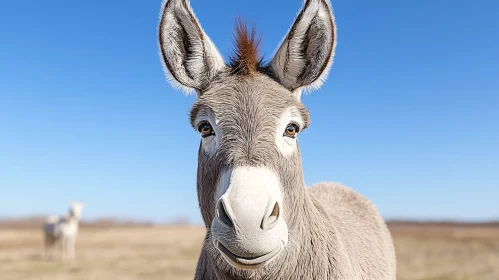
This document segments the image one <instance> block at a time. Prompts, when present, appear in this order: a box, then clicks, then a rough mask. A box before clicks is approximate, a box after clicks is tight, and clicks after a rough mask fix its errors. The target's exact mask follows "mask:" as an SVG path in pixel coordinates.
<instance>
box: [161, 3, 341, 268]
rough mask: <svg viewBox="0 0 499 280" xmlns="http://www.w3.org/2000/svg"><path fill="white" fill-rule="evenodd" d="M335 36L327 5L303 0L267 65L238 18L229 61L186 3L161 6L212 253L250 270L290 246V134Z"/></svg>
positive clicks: (293, 192) (293, 154)
mask: <svg viewBox="0 0 499 280" xmlns="http://www.w3.org/2000/svg"><path fill="white" fill-rule="evenodd" d="M334 32H335V29H334V21H333V17H332V13H331V9H330V6H329V2H328V1H326V0H308V1H306V3H305V6H304V8H303V9H302V11H301V12H300V14H299V16H298V18H297V19H296V22H295V23H294V25H293V27H292V28H291V30H290V32H289V34H288V35H287V36H286V38H285V39H284V41H283V43H282V44H281V46H280V48H279V49H278V51H277V53H276V54H275V57H274V58H273V59H272V61H271V62H270V63H269V64H268V65H262V64H261V63H260V61H261V60H260V59H259V57H258V50H257V47H258V42H257V40H255V35H254V33H250V34H248V32H247V30H246V28H245V27H244V26H243V25H241V24H240V25H238V26H237V32H236V33H237V38H236V44H237V48H238V49H237V50H236V54H235V56H234V57H233V58H232V59H231V65H226V64H225V62H224V61H223V59H222V57H221V55H220V54H219V53H218V51H217V50H216V48H215V47H214V45H213V43H212V42H211V41H210V40H209V38H208V37H207V36H206V34H205V33H204V32H203V30H202V29H201V27H200V26H199V24H198V22H197V19H196V18H195V17H194V14H193V13H192V10H191V8H190V7H189V5H188V3H187V2H186V0H170V1H168V2H166V4H165V7H164V9H163V13H162V19H161V24H160V28H159V40H160V46H161V52H162V57H163V61H164V64H165V68H166V70H167V73H168V74H170V77H169V78H170V81H172V82H173V83H174V85H176V86H178V87H180V88H183V89H184V90H189V89H194V90H195V91H196V92H197V94H198V99H197V101H196V102H195V104H194V106H193V108H192V110H191V118H190V121H191V124H192V126H193V127H194V128H195V129H196V130H197V131H199V134H200V136H201V144H200V148H199V164H198V186H197V188H198V198H199V204H200V207H201V212H202V214H203V219H204V221H205V223H206V225H207V226H210V227H211V231H210V232H211V241H212V242H211V245H210V246H213V247H214V248H216V250H211V251H212V252H214V254H215V255H214V257H215V258H217V259H220V258H218V256H222V257H223V259H225V260H226V261H227V262H228V263H229V264H231V265H232V266H234V267H237V268H243V269H255V268H258V267H261V266H263V265H265V264H267V263H269V262H270V261H271V260H272V259H274V258H275V257H276V256H278V255H279V253H280V252H281V250H282V249H283V248H284V247H285V246H286V245H287V244H288V226H289V225H290V224H289V223H290V220H291V219H292V217H291V214H292V213H293V208H294V207H297V205H293V204H295V202H296V201H299V199H298V198H297V196H299V195H302V194H303V189H304V180H303V173H302V169H301V159H300V155H299V151H298V145H297V137H298V135H299V133H300V132H301V131H302V130H303V129H305V128H306V127H307V126H308V123H309V116H308V113H307V111H306V109H305V107H304V106H303V104H302V103H301V102H300V94H301V91H302V89H304V88H307V87H308V88H310V87H313V88H317V87H319V86H320V84H321V83H322V81H323V79H324V78H325V75H326V73H327V70H328V69H329V67H330V65H331V61H332V56H333V53H334V45H335V44H334V37H335V33H334Z"/></svg>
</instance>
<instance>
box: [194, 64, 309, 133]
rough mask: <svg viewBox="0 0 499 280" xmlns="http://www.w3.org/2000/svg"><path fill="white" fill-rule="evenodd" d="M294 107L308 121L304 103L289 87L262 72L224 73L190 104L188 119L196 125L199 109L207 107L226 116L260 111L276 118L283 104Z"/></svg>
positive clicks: (285, 107)
mask: <svg viewBox="0 0 499 280" xmlns="http://www.w3.org/2000/svg"><path fill="white" fill-rule="evenodd" d="M291 107H293V108H296V110H297V111H298V112H299V113H300V115H301V118H302V119H303V121H304V125H305V127H306V126H308V124H309V114H308V111H307V110H306V108H305V106H304V105H303V104H302V103H301V102H300V100H299V99H298V98H296V97H295V96H294V95H293V93H291V92H290V91H289V90H287V89H286V88H284V87H283V86H281V85H280V84H278V83H276V82H275V81H273V80H272V79H270V78H269V77H267V76H265V75H264V74H257V75H254V76H251V77H239V76H226V77H224V79H220V80H219V81H218V82H216V83H214V84H213V85H212V86H211V87H210V89H208V90H207V91H206V92H204V93H203V94H202V95H201V96H200V97H199V98H198V100H196V102H195V103H194V105H193V108H192V110H191V113H190V121H191V124H192V125H193V126H195V125H196V123H195V121H196V118H197V117H198V116H199V114H200V113H202V112H204V111H206V110H210V111H212V112H214V113H215V115H216V116H217V118H229V117H230V115H233V114H234V113H243V112H244V113H254V114H264V115H265V116H266V117H268V118H278V117H279V116H280V115H281V114H282V113H283V112H284V111H285V110H286V109H287V108H291Z"/></svg>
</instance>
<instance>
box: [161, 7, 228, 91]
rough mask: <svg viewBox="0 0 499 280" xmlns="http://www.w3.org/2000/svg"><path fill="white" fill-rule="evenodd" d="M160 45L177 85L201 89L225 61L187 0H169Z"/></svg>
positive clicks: (173, 82)
mask: <svg viewBox="0 0 499 280" xmlns="http://www.w3.org/2000/svg"><path fill="white" fill-rule="evenodd" d="M159 45H160V49H161V55H162V58H163V63H164V66H165V71H166V73H167V75H168V80H169V81H170V82H171V83H172V84H173V86H174V87H177V88H180V89H183V90H184V91H185V92H186V93H187V92H190V91H191V90H193V89H194V90H196V91H197V92H198V94H199V93H201V92H202V91H203V90H205V89H206V88H207V87H208V86H209V84H210V82H211V81H212V80H213V78H214V77H215V76H216V75H217V73H219V72H220V71H222V70H223V69H224V68H225V67H226V64H225V62H224V60H223V58H222V56H221V55H220V53H219V52H218V51H217V49H216V47H215V45H214V44H213V43H212V42H211V40H210V38H208V36H206V34H205V33H204V31H203V29H202V28H201V26H200V25H199V23H198V20H197V19H196V17H195V16H194V13H193V12H192V9H191V7H190V5H189V2H188V0H167V1H165V3H164V6H163V10H162V13H161V22H160V24H159Z"/></svg>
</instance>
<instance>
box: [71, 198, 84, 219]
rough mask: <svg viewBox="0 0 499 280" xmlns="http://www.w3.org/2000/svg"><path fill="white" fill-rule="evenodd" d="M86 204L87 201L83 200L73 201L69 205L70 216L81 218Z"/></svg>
mask: <svg viewBox="0 0 499 280" xmlns="http://www.w3.org/2000/svg"><path fill="white" fill-rule="evenodd" d="M84 206H85V203H83V202H73V201H72V202H71V204H70V206H69V210H68V212H69V216H70V217H72V218H75V219H78V220H79V219H80V218H81V213H82V212H83V207H84Z"/></svg>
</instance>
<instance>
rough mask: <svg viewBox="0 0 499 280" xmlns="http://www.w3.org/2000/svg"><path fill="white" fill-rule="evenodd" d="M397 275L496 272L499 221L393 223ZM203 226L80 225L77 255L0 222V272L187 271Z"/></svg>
mask: <svg viewBox="0 0 499 280" xmlns="http://www.w3.org/2000/svg"><path fill="white" fill-rule="evenodd" d="M391 230H392V232H393V235H394V239H395V245H396V249H397V257H398V272H399V275H398V279H400V280H405V279H407V280H410V279H411V280H412V279H432V280H444V279H462V280H465V279H466V280H468V279H469V280H498V279H499V226H459V225H427V224H419V225H417V224H416V225H414V224H394V225H392V226H391ZM203 236H204V229H203V228H199V227H191V226H169V227H167V226H162V227H152V226H143V227H111V228H98V227H95V228H83V229H82V231H81V234H80V237H79V239H78V242H77V252H76V253H77V259H78V261H77V262H67V263H62V262H60V261H59V260H57V259H45V258H43V257H42V235H41V231H40V230H38V229H33V228H31V229H29V228H24V229H20V228H17V229H12V228H0V279H2V280H11V279H12V280H24V279H30V280H31V279H32V280H35V279H36V280H45V279H46V280H49V279H50V280H59V279H60V280H62V279H64V280H65V279H68V280H69V279H71V280H79V279H82V280H83V279H85V280H94V279H95V280H99V279H105V280H107V279H113V280H114V279H116V280H128V279H129V280H132V279H153V280H154V279H175V280H177V279H178V280H181V279H192V278H193V274H194V268H195V265H196V261H197V256H198V254H199V251H200V249H201V243H202V239H203Z"/></svg>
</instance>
